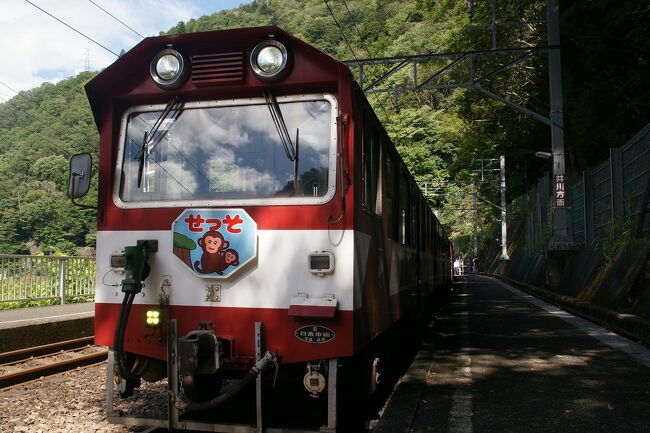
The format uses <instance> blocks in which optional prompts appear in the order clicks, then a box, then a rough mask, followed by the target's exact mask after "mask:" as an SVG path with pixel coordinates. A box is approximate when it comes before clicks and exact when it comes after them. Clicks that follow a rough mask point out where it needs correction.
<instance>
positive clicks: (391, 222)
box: [385, 153, 399, 239]
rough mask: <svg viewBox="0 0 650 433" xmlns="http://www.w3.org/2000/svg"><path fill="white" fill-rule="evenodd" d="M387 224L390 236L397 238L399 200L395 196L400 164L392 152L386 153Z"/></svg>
mask: <svg viewBox="0 0 650 433" xmlns="http://www.w3.org/2000/svg"><path fill="white" fill-rule="evenodd" d="M385 161H386V171H385V173H386V175H385V177H386V225H387V232H388V237H389V238H391V239H397V227H398V222H397V213H396V212H395V208H396V205H397V203H396V202H397V200H396V198H395V196H396V195H397V194H396V192H397V188H398V185H399V182H398V177H397V173H398V171H397V170H398V167H399V166H398V165H397V163H396V162H395V157H394V156H393V155H392V154H390V153H386V158H385Z"/></svg>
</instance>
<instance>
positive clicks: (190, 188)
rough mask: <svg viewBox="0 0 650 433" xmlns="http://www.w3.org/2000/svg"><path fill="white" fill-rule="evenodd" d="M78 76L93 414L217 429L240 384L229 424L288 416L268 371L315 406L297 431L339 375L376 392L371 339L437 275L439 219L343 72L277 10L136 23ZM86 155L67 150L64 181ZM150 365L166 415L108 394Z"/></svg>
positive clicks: (79, 181)
mask: <svg viewBox="0 0 650 433" xmlns="http://www.w3.org/2000/svg"><path fill="white" fill-rule="evenodd" d="M86 93H87V95H88V98H89V100H90V105H91V108H92V112H93V116H94V118H95V122H96V124H97V127H98V129H99V132H100V145H99V165H98V168H99V173H98V177H99V185H98V215H97V290H96V300H95V302H96V308H95V339H96V342H97V343H98V344H103V345H106V346H109V347H110V348H111V351H110V355H109V371H108V372H107V374H108V376H109V378H110V379H111V380H108V381H107V383H109V384H111V386H110V389H109V390H108V391H107V397H108V408H109V414H108V415H109V420H110V421H112V422H117V423H125V424H136V425H144V426H158V427H160V426H163V427H168V428H170V429H171V428H176V429H198V430H210V431H221V430H220V429H225V430H227V431H232V429H233V428H235V427H233V424H232V421H228V423H225V421H223V419H220V418H219V414H220V413H221V414H224V413H225V415H228V413H227V412H229V409H225V410H221V409H220V408H222V407H224V406H223V405H224V404H226V405H227V404H233V403H232V402H233V401H234V400H236V399H237V398H243V397H241V396H245V395H247V393H248V392H249V391H250V389H251V387H252V385H251V383H252V382H255V383H256V386H255V388H256V389H255V396H256V398H255V402H256V403H255V407H256V411H255V414H254V420H253V421H251V420H250V419H247V422H249V423H248V424H243V421H242V420H240V419H238V420H237V421H236V422H235V425H237V426H243V425H248V426H250V425H256V426H257V427H258V428H259V429H261V427H262V424H263V423H265V424H266V423H270V424H272V425H274V427H275V426H276V423H277V422H278V421H277V418H276V417H275V416H274V414H273V412H275V411H276V410H277V411H286V412H288V413H289V414H290V416H291V415H293V414H294V412H295V411H296V408H294V409H293V412H292V409H291V407H290V406H291V405H287V404H283V400H281V399H279V398H278V399H276V398H274V397H273V396H274V395H275V394H273V393H274V392H276V391H275V389H276V388H277V389H278V390H280V389H288V390H289V391H288V392H289V393H292V395H294V396H299V397H300V398H301V399H304V400H305V401H306V402H307V403H305V406H304V407H308V408H311V409H309V410H305V411H303V412H305V413H306V414H307V418H308V424H309V428H307V430H304V431H335V430H336V429H337V425H338V424H337V423H339V418H340V413H339V412H340V411H341V410H342V409H351V408H352V406H351V405H347V406H346V405H342V404H341V402H340V401H338V402H337V397H338V396H340V395H346V394H345V393H343V394H342V393H341V391H340V390H339V388H341V383H347V382H354V381H356V380H360V381H361V382H363V384H364V385H363V386H362V387H361V388H363V389H366V388H367V389H369V390H370V391H372V390H374V389H375V388H376V387H377V385H378V382H377V377H378V376H379V370H380V369H381V366H382V362H380V361H379V358H380V357H379V356H378V355H377V353H379V351H378V350H376V349H375V346H376V343H377V342H378V341H380V340H382V339H384V337H383V336H384V335H385V334H386V332H387V331H388V330H389V329H390V328H391V327H392V326H393V325H394V324H395V323H396V322H398V321H400V320H402V319H403V318H404V317H406V316H408V315H410V314H414V313H418V311H420V312H422V310H423V308H424V307H423V306H424V305H426V302H425V300H426V299H428V298H430V297H431V296H432V295H433V293H434V291H435V290H436V288H438V287H442V284H441V283H443V282H444V281H445V279H447V278H448V276H446V275H445V274H444V272H443V271H436V270H434V269H440V270H444V269H445V268H448V266H444V264H443V263H444V261H445V254H448V251H447V252H445V253H442V252H440V251H439V250H440V249H441V250H444V249H443V248H442V247H441V245H443V244H444V243H445V242H442V241H440V240H436V239H438V238H440V239H442V238H443V237H444V233H443V232H442V229H441V227H440V226H439V225H438V223H437V220H436V219H435V216H434V215H433V214H432V213H431V212H430V210H429V209H428V207H427V206H426V205H425V201H424V198H423V197H422V196H421V194H420V193H419V191H418V190H417V186H415V182H414V181H413V179H412V177H410V175H409V174H408V171H406V169H405V166H404V164H403V161H402V160H401V158H399V156H398V154H397V152H396V151H395V149H394V146H392V143H390V141H389V140H388V138H387V135H386V133H385V131H384V130H383V128H382V127H381V125H380V124H379V122H378V120H377V119H376V117H375V116H374V114H373V113H372V109H371V108H370V106H369V104H368V103H367V101H366V100H365V97H363V95H362V93H360V90H359V88H358V86H357V85H356V83H355V82H354V79H353V77H352V74H351V73H350V71H349V69H348V68H347V67H346V66H345V65H343V64H342V63H340V62H338V61H336V60H335V59H333V58H331V57H329V56H328V55H326V54H325V53H323V52H321V51H319V50H317V49H316V48H314V47H312V46H310V45H308V44H306V43H305V42H303V41H301V40H300V39H298V38H296V37H294V36H292V35H290V34H288V33H286V32H284V31H283V30H281V29H279V28H277V27H261V28H252V29H237V30H224V31H217V32H206V33H196V34H186V35H177V36H161V37H154V38H146V39H145V40H143V41H142V42H140V43H139V44H138V45H137V46H136V47H134V48H133V49H132V50H130V51H129V52H127V53H126V54H124V55H123V56H122V57H120V58H119V59H118V60H117V61H116V62H115V63H114V64H113V65H111V66H109V67H108V68H106V69H105V70H104V71H102V72H101V73H99V74H98V75H97V76H96V77H95V78H94V79H92V80H91V81H90V82H89V83H88V84H87V85H86ZM370 159H372V161H370ZM90 165H91V161H90V158H89V157H88V156H75V157H73V160H72V161H71V173H70V184H69V189H68V194H69V196H70V197H71V198H73V199H76V198H80V197H82V196H83V195H84V193H85V191H87V189H88V182H89V179H90ZM391 167H392V168H391ZM393 176H394V177H393ZM393 180H398V181H399V182H401V184H400V189H399V191H400V193H401V197H398V196H397V194H395V191H393V195H392V196H391V195H390V194H391V188H389V187H388V185H389V183H390V182H393ZM373 184H374V186H371V185H373ZM382 185H384V186H383V187H382ZM368 191H370V192H372V195H373V197H372V204H373V205H372V212H369V211H368V209H370V208H371V207H370V206H369V204H368V203H369V202H370V201H371V200H370V199H369V198H368V194H369V193H368ZM382 191H386V192H385V193H384V192H382ZM382 209H385V211H382ZM393 220H394V221H393ZM407 234H408V236H407ZM420 239H421V240H420ZM439 247H440V248H439ZM437 248H438V249H437ZM413 265H415V268H414V267H413ZM414 269H415V272H414ZM383 358H385V357H383ZM341 365H344V366H348V365H350V366H352V367H350V368H347V367H346V368H347V370H345V371H339V367H340V366H341ZM113 376H115V378H116V380H117V383H118V385H117V387H115V388H116V389H113V383H114V381H113V380H112V379H113ZM165 378H166V379H167V393H168V395H169V398H168V405H167V412H168V416H167V417H166V418H165V419H163V420H152V419H150V418H147V417H136V416H125V415H123V414H122V413H121V412H120V411H119V410H116V409H115V408H114V406H115V403H116V402H115V401H114V399H116V398H119V397H118V396H121V397H126V396H129V395H131V394H134V393H135V394H136V396H137V394H138V393H139V392H142V393H145V392H148V391H147V386H145V385H142V387H141V388H140V389H139V390H138V391H135V390H136V389H138V387H139V386H140V385H141V379H144V380H145V381H147V382H156V381H160V380H163V379H165ZM276 378H277V379H278V380H277V386H276ZM263 379H264V380H263ZM267 382H268V383H267ZM224 383H227V384H228V386H222V385H223V384H224ZM352 388H354V386H352ZM346 389H351V388H346ZM297 390H298V391H297ZM114 392H115V394H114ZM277 392H279V391H277ZM355 392H356V391H355ZM348 394H349V395H347V397H349V398H350V399H352V398H353V397H352V396H356V395H357V394H354V393H348ZM269 396H271V398H270V399H269ZM283 398H284V397H283ZM314 402H318V403H317V404H315V403H314ZM301 404H302V403H301ZM228 407H230V406H228ZM263 407H264V409H263ZM300 407H303V406H300ZM312 409H313V410H314V411H315V412H314V414H313V415H312V414H311V412H309V411H311V410H312ZM297 410H298V411H299V412H300V411H301V409H297ZM244 412H245V411H244ZM197 414H198V418H195V416H196V415H197ZM207 415H215V416H216V418H215V419H216V421H215V420H214V419H211V420H210V422H207V421H206V416H207ZM246 416H247V415H244V418H245V419H246ZM226 418H228V417H226ZM237 428H239V427H237ZM241 428H244V427H241ZM310 428H311V429H312V430H309V429H310ZM229 429H230V430H229ZM278 431H281V430H278Z"/></svg>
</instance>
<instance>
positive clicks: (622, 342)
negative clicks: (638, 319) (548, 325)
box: [498, 281, 650, 367]
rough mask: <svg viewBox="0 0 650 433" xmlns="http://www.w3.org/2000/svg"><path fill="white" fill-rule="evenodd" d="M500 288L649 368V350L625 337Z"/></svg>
mask: <svg viewBox="0 0 650 433" xmlns="http://www.w3.org/2000/svg"><path fill="white" fill-rule="evenodd" d="M498 283H499V284H500V285H501V287H503V288H505V289H507V290H509V291H511V292H512V293H514V294H516V295H518V296H520V297H522V298H524V299H525V300H527V301H528V302H530V303H531V304H533V305H536V306H538V307H540V308H542V309H543V310H546V311H548V312H549V313H551V314H552V315H554V316H556V317H559V318H560V319H562V320H564V321H565V322H567V323H570V324H571V325H573V326H574V327H576V328H577V329H579V330H581V331H583V332H584V333H586V334H588V335H590V336H592V337H594V338H595V339H597V340H599V341H601V342H602V343H605V344H606V345H608V346H609V347H611V348H613V349H616V350H619V351H621V352H623V353H626V354H628V355H630V356H631V357H632V358H634V359H635V360H637V361H638V362H640V363H641V364H643V365H645V366H646V367H650V350H649V349H646V348H645V347H643V346H641V345H640V344H637V343H635V342H633V341H631V340H628V339H627V338H625V337H622V336H620V335H618V334H614V333H613V332H610V331H608V330H607V329H605V328H603V327H602V326H599V325H597V324H595V323H593V322H590V321H588V320H586V319H583V318H581V317H576V316H574V315H573V314H571V313H569V312H567V311H565V310H561V309H560V308H558V307H556V306H555V305H551V304H548V303H546V302H544V301H542V300H540V299H538V298H535V297H534V296H532V295H529V294H527V293H524V292H522V291H521V290H518V289H515V288H514V287H512V286H510V285H508V284H505V283H503V282H500V281H499V282H498Z"/></svg>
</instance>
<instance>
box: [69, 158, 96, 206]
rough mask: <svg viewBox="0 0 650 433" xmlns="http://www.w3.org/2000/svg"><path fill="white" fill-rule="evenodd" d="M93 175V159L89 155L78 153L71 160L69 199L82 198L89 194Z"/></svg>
mask: <svg viewBox="0 0 650 433" xmlns="http://www.w3.org/2000/svg"><path fill="white" fill-rule="evenodd" d="M91 175H92V158H91V157H90V154H89V153H78V154H77V155H72V157H71V158H70V177H69V178H68V198H70V199H72V200H73V201H74V199H76V198H81V197H83V196H85V195H86V194H87V193H88V189H89V188H90V177H91Z"/></svg>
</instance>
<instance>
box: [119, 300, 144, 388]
mask: <svg viewBox="0 0 650 433" xmlns="http://www.w3.org/2000/svg"><path fill="white" fill-rule="evenodd" d="M134 299H135V293H125V294H124V299H123V300H122V306H121V307H120V316H119V318H118V321H117V326H116V327H115V338H114V343H113V346H114V347H115V355H116V356H115V357H116V365H117V371H118V373H119V375H120V377H122V378H123V379H126V380H139V379H140V377H139V376H137V375H135V374H133V373H132V372H131V368H130V367H129V366H128V361H127V359H126V353H125V352H124V334H125V333H126V324H127V323H128V321H129V315H130V312H131V306H132V305H133V300H134Z"/></svg>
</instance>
